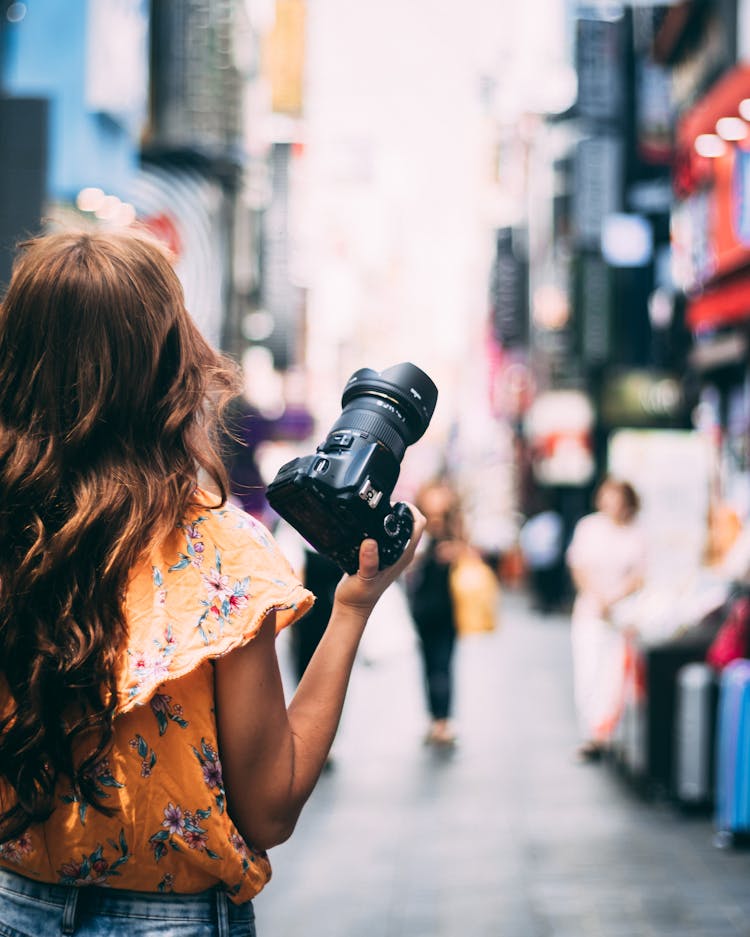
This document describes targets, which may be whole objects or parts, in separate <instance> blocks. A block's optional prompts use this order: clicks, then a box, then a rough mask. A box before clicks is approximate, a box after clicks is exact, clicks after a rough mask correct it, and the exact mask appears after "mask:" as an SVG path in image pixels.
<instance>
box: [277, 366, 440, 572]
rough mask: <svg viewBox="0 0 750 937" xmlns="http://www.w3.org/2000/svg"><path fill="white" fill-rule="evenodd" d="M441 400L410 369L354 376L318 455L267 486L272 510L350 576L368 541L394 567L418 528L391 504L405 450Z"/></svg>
mask: <svg viewBox="0 0 750 937" xmlns="http://www.w3.org/2000/svg"><path fill="white" fill-rule="evenodd" d="M437 393H438V392H437V387H435V385H434V384H433V382H432V381H431V380H430V378H429V377H428V376H427V375H426V374H425V373H424V371H420V370H419V368H418V367H416V366H415V365H413V364H410V363H408V362H406V363H404V364H397V365H394V367H392V368H387V369H386V370H385V371H383V372H382V373H380V374H378V372H377V371H373V370H371V369H370V368H361V369H360V370H359V371H355V372H354V374H352V376H351V377H350V378H349V380H348V381H347V384H346V387H345V388H344V394H343V396H342V398H341V406H342V407H343V412H342V413H341V416H340V417H339V418H338V420H337V421H336V422H335V423H334V424H333V427H332V428H331V431H330V432H329V433H328V436H327V437H326V439H325V441H324V442H323V443H321V444H320V445H319V446H318V448H317V450H316V452H315V454H314V455H309V456H304V457H303V458H301V459H293V460H292V461H291V462H287V464H286V465H283V466H282V467H281V468H280V469H279V472H278V474H277V475H276V478H275V479H274V480H273V481H272V482H271V484H270V485H269V486H268V490H267V492H266V494H267V497H268V501H269V503H270V505H271V507H272V508H273V509H274V510H275V511H276V512H277V513H278V514H280V515H281V516H282V517H283V518H285V519H286V520H287V521H289V523H290V524H291V525H292V527H294V528H295V529H296V530H298V531H299V533H301V534H302V536H303V537H304V538H305V540H307V541H308V543H310V544H311V545H312V546H313V547H314V548H315V549H316V550H318V552H319V553H323V554H325V555H326V556H330V557H331V559H333V560H335V562H336V563H338V564H339V566H340V567H341V568H342V569H344V570H346V572H348V573H355V572H356V571H357V569H358V567H359V546H360V544H361V543H362V541H363V540H364V539H365V538H367V537H372V538H373V539H374V540H376V541H377V543H378V548H379V553H380V568H381V569H382V568H383V567H385V566H391V565H392V564H393V563H395V562H396V560H397V559H398V558H399V557H400V556H401V554H402V553H403V551H404V548H405V547H406V545H407V543H408V542H409V538H410V537H411V534H412V529H413V526H414V518H413V517H412V515H411V511H410V510H409V508H408V507H407V506H406V505H405V504H402V503H398V504H391V503H390V498H391V493H392V492H393V489H394V487H395V485H396V481H397V479H398V475H399V471H400V469H401V460H402V459H403V457H404V453H405V452H406V447H407V446H409V445H411V444H412V443H414V442H416V441H417V440H418V439H419V438H420V437H421V436H422V435H423V434H424V432H425V430H426V429H427V427H428V426H429V424H430V419H431V418H432V414H433V412H434V410H435V403H436V402H437Z"/></svg>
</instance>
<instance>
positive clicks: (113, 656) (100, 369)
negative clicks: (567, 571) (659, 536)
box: [0, 234, 422, 937]
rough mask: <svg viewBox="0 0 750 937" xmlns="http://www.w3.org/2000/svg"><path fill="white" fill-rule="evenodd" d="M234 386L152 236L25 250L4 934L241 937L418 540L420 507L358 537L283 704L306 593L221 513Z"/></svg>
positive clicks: (5, 748)
mask: <svg viewBox="0 0 750 937" xmlns="http://www.w3.org/2000/svg"><path fill="white" fill-rule="evenodd" d="M236 383H237V382H236V378H235V374H234V372H233V370H232V369H231V367H230V366H229V364H228V362H227V361H225V360H223V359H222V358H221V357H220V356H219V355H218V354H217V353H216V352H215V351H213V350H212V349H211V348H210V347H209V346H208V345H207V344H206V342H205V341H204V340H203V338H202V337H201V335H200V333H199V332H198V330H197V329H196V327H195V325H194V323H193V322H192V320H191V319H190V317H189V315H188V314H187V312H186V310H185V307H184V304H183V297H182V291H181V288H180V284H179V281H178V280H177V277H176V275H175V273H174V271H173V269H172V267H171V265H170V263H169V261H168V259H167V257H166V256H165V254H164V253H163V252H162V250H161V249H160V248H158V247H157V246H156V245H155V244H154V243H152V242H150V241H149V240H147V239H144V238H142V237H140V236H134V235H128V234H56V235H50V236H47V237H42V238H39V239H37V240H34V241H31V242H29V243H27V244H26V245H25V246H24V249H23V251H22V253H21V256H20V258H19V260H18V261H17V264H16V266H15V269H14V273H13V277H12V280H11V284H10V287H9V290H8V293H7V295H6V297H5V300H4V302H3V304H2V307H0V534H1V535H2V538H3V550H2V551H0V584H1V585H0V867H1V868H0V921H2V923H3V925H5V926H6V927H9V928H12V929H13V930H12V932H13V934H14V935H17V937H26V935H34V937H38V935H40V934H44V935H45V937H46V935H51V934H56V933H57V934H60V933H63V934H76V935H78V937H93V935H101V934H107V935H114V937H116V935H120V934H122V935H125V934H127V935H129V937H132V935H151V934H160V935H163V937H164V935H169V934H171V933H179V934H180V935H185V937H213V935H221V937H229V935H232V937H239V935H252V934H254V933H255V930H254V924H253V910H252V903H251V900H252V898H253V897H254V896H255V895H256V894H257V893H258V892H259V891H260V889H261V888H262V887H263V886H264V885H265V883H266V882H267V881H268V878H269V876H270V866H269V863H268V858H267V856H266V852H265V850H267V849H268V848H269V847H271V846H274V845H275V844H277V843H280V842H282V841H283V840H285V839H286V838H287V837H288V836H289V835H290V834H291V832H292V829H293V827H294V824H295V822H296V820H297V817H298V815H299V813H300V810H301V809H302V806H303V804H304V803H305V801H306V800H307V798H308V796H309V795H310V793H311V791H312V789H313V786H314V784H315V782H316V779H317V777H318V775H319V773H320V771H321V768H322V766H323V765H324V763H325V759H326V756H327V753H328V749H329V747H330V745H331V742H332V739H333V736H334V733H335V730H336V726H337V723H338V719H339V716H340V713H341V708H342V705H343V699H344V694H345V690H346V684H347V680H348V677H349V674H350V671H351V667H352V663H353V659H354V655H355V652H356V649H357V645H358V643H359V640H360V638H361V636H362V632H363V629H364V626H365V623H366V621H367V618H368V616H369V614H370V612H371V610H372V608H373V606H374V605H375V603H376V601H377V599H378V598H379V596H380V595H381V594H382V592H383V591H384V589H385V588H386V587H387V586H388V585H389V583H391V582H392V581H393V580H394V579H395V578H396V577H397V576H398V575H399V573H400V572H401V571H402V570H403V569H404V567H405V566H406V565H407V563H408V562H409V560H410V559H411V556H412V553H413V551H414V547H415V544H416V542H417V541H418V540H419V535H420V533H421V528H422V519H421V517H420V515H419V514H418V513H417V514H416V518H417V522H416V525H415V536H414V538H413V540H412V543H411V545H410V547H409V548H408V549H407V551H406V552H405V554H404V556H403V557H402V558H401V560H400V562H399V563H398V564H396V565H395V566H393V567H391V568H389V569H387V570H383V571H378V556H377V545H376V544H375V542H374V541H372V540H367V541H365V542H364V543H363V544H362V547H361V549H360V567H359V570H358V573H357V574H355V575H353V576H346V577H344V578H343V579H342V581H341V583H340V584H339V586H338V588H337V592H336V598H335V601H334V604H333V611H332V613H331V619H330V623H329V626H328V629H327V632H326V635H325V637H324V638H323V640H322V641H321V644H320V647H319V651H318V653H317V654H316V656H315V658H314V659H313V660H312V661H311V663H310V666H309V667H308V668H307V671H306V673H305V677H304V679H303V680H302V682H301V683H300V686H299V689H298V692H297V694H296V695H295V697H294V699H293V701H292V703H291V705H290V706H289V708H288V709H287V707H286V704H285V701H284V696H283V691H282V684H281V679H280V675H279V667H278V663H277V659H276V654H275V648H274V638H275V635H276V633H277V631H278V630H279V629H281V628H283V627H284V626H286V625H288V624H290V623H291V622H293V621H295V620H296V619H297V618H299V617H300V616H301V615H302V614H303V613H304V612H305V611H306V610H307V609H308V608H309V607H310V605H311V603H312V596H311V594H310V593H309V592H307V590H305V589H304V588H303V587H302V585H301V584H300V583H299V582H298V581H297V579H296V578H295V577H294V575H293V573H292V572H291V569H290V567H289V565H288V564H287V563H286V561H285V560H284V559H283V558H282V556H281V554H280V553H279V551H278V549H277V547H276V546H275V544H274V542H273V540H272V539H271V538H270V536H269V534H268V532H267V531H266V530H265V528H263V527H262V526H261V525H260V524H259V523H258V522H257V521H254V520H253V519H252V518H251V517H249V516H248V515H246V514H244V513H243V512H241V511H240V510H238V509H236V508H233V507H230V506H228V505H227V504H226V496H227V478H226V475H225V472H224V468H223V466H222V463H221V461H220V459H219V457H218V455H217V452H216V449H215V439H216V434H215V427H216V421H217V413H218V412H219V411H220V410H221V407H222V406H223V404H224V402H226V400H227V399H228V398H229V397H230V396H232V395H233V394H234V393H235V392H236ZM199 473H200V474H201V477H202V478H203V479H204V480H205V482H206V484H210V485H211V486H212V488H213V490H214V493H209V492H208V491H207V490H204V489H203V488H199V487H198V486H197V479H198V475H199ZM97 886H107V887H97ZM178 921H179V926H177V924H176V923H175V922H178Z"/></svg>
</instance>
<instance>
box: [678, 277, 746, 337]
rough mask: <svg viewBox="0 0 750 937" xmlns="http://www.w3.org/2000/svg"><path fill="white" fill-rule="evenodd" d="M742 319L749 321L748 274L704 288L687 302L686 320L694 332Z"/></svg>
mask: <svg viewBox="0 0 750 937" xmlns="http://www.w3.org/2000/svg"><path fill="white" fill-rule="evenodd" d="M743 319H745V320H748V321H750V276H748V277H746V278H744V279H742V280H737V281H736V282H734V283H727V284H724V285H723V286H720V287H717V288H715V289H712V290H706V292H705V293H702V294H701V295H700V296H697V297H696V298H695V299H693V300H690V301H689V302H688V308H687V317H686V321H687V325H688V328H690V329H692V331H694V332H701V331H708V330H709V329H716V328H719V327H720V326H723V325H729V324H731V323H733V322H738V321H741V320H743Z"/></svg>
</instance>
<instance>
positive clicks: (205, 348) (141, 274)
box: [0, 233, 237, 842]
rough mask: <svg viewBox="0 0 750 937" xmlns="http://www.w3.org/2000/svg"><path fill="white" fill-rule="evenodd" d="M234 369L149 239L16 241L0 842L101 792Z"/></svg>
mask: <svg viewBox="0 0 750 937" xmlns="http://www.w3.org/2000/svg"><path fill="white" fill-rule="evenodd" d="M236 393H237V378H236V369H235V368H234V367H233V366H232V364H231V362H229V361H228V360H227V359H224V358H223V357H222V356H221V355H219V354H218V353H217V352H216V351H214V350H213V349H212V348H211V347H210V345H209V344H208V343H207V342H206V341H205V340H204V339H203V337H202V336H201V334H200V332H199V331H198V329H197V328H196V326H195V324H194V323H193V321H192V320H191V318H190V316H189V315H188V313H187V311H186V309H185V305H184V300H183V294H182V289H181V286H180V283H179V280H178V279H177V276H176V275H175V272H174V270H173V269H172V265H171V263H170V260H169V258H168V256H167V255H166V253H165V252H164V251H163V250H162V249H161V248H160V247H159V246H158V245H157V244H156V243H155V242H153V241H151V240H149V239H148V238H147V237H145V236H143V235H140V234H125V233H118V234H110V233H95V234H91V233H85V234H79V233H75V234H72V233H63V234H52V235H48V236H45V237H40V238H37V239H35V240H32V241H28V242H27V243H25V244H23V245H21V251H20V254H19V257H18V259H17V261H16V265H15V267H14V271H13V276H12V279H11V282H10V286H9V288H8V291H7V294H6V296H5V298H4V300H3V302H2V304H1V305H0V544H2V546H1V548H0V781H2V782H4V783H3V784H0V788H5V790H4V792H3V796H2V798H1V799H0V805H1V806H2V812H0V842H2V841H6V840H8V839H11V838H13V837H16V836H18V835H19V834H20V833H21V832H23V831H24V830H25V829H26V828H27V827H28V826H29V825H30V824H31V823H34V822H38V821H42V820H44V819H46V818H47V817H48V816H49V815H50V813H51V812H52V810H53V808H54V797H55V788H56V785H57V782H58V779H59V778H60V777H61V776H65V777H67V778H69V779H70V781H71V783H72V785H73V791H74V794H75V796H76V797H77V798H78V799H79V800H80V801H81V802H87V803H89V804H91V805H92V806H94V807H96V808H97V809H99V810H102V811H103V812H105V813H106V812H108V811H107V810H106V809H105V808H104V807H103V806H102V805H101V804H100V803H99V802H98V801H97V798H96V796H95V789H96V788H95V773H96V769H97V766H98V765H99V764H100V762H101V761H102V759H103V758H104V757H105V756H106V753H107V751H108V749H109V747H110V745H111V741H112V734H113V721H114V717H115V710H116V703H117V693H116V687H117V675H118V670H119V666H120V663H121V659H122V654H123V652H124V645H125V641H126V638H127V633H128V626H127V621H126V618H125V613H124V598H125V594H126V590H127V585H128V579H129V576H130V574H131V572H132V571H133V569H134V567H135V566H136V565H137V564H138V562H139V561H140V560H142V559H143V558H144V556H145V554H146V552H147V550H148V548H149V546H150V545H153V544H154V543H155V542H158V541H160V540H162V539H164V538H166V537H167V536H169V535H170V532H172V531H174V528H175V527H176V525H177V524H178V523H179V522H180V521H181V520H183V519H184V518H185V516H186V514H187V512H188V511H189V509H190V504H191V501H193V500H194V498H195V489H196V485H197V481H198V475H199V472H200V471H201V470H203V471H204V472H205V473H206V474H207V476H208V477H209V478H210V479H212V480H213V482H214V485H215V487H216V489H217V500H218V501H220V503H223V502H224V501H225V500H226V497H227V492H228V481H227V477H226V473H225V470H224V466H223V464H222V461H221V458H220V455H219V452H218V449H217V440H218V432H217V421H218V419H219V416H220V413H221V411H222V409H223V406H224V405H225V404H226V403H227V402H228V401H229V400H230V399H231V398H232V397H234V396H235V395H236Z"/></svg>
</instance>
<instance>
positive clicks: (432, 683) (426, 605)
mask: <svg viewBox="0 0 750 937" xmlns="http://www.w3.org/2000/svg"><path fill="white" fill-rule="evenodd" d="M416 503H417V504H418V506H419V510H420V511H421V512H422V513H423V514H424V515H425V518H426V521H427V526H426V535H425V540H426V541H427V542H426V546H425V548H424V550H423V551H422V553H421V555H419V557H418V559H417V560H415V563H414V567H413V570H412V572H411V575H410V576H409V579H408V582H407V597H408V600H409V608H410V610H411V615H412V618H413V619H414V625H415V627H416V631H417V634H418V636H419V647H420V652H421V657H422V665H423V669H424V679H425V690H426V696H427V706H428V709H429V712H430V715H431V717H432V724H431V726H430V729H429V732H428V734H427V737H426V739H425V741H426V742H427V743H428V744H435V745H452V744H454V743H455V740H456V739H455V735H454V733H453V730H452V729H451V726H450V721H449V719H450V715H451V707H452V701H453V700H452V698H453V650H454V647H455V643H456V622H455V614H454V607H453V597H452V595H451V589H450V571H451V566H452V564H453V563H454V562H455V561H456V560H457V559H458V557H459V556H460V555H461V554H462V553H463V552H464V550H465V549H466V545H465V542H464V540H463V536H462V531H461V518H460V513H459V503H458V496H457V494H456V492H455V491H454V489H453V488H452V486H451V485H450V484H448V483H447V482H444V481H437V482H430V483H428V484H427V485H425V486H424V487H423V488H422V489H421V491H420V492H419V494H418V496H417V499H416Z"/></svg>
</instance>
